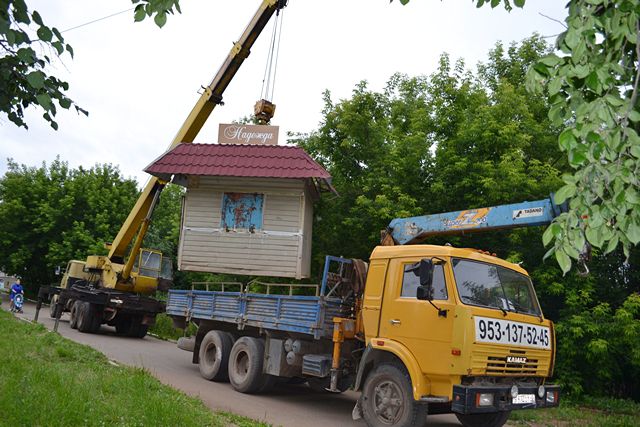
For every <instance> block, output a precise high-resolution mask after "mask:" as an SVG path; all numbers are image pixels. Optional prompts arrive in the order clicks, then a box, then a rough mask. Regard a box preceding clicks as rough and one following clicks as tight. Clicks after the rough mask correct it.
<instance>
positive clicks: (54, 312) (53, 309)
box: [49, 295, 62, 319]
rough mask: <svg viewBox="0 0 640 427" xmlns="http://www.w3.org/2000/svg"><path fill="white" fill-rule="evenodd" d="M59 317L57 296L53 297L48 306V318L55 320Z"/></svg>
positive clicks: (60, 313)
mask: <svg viewBox="0 0 640 427" xmlns="http://www.w3.org/2000/svg"><path fill="white" fill-rule="evenodd" d="M58 313H59V314H58ZM60 315H62V307H61V306H60V305H59V304H58V295H54V296H53V298H51V303H50V304H49V317H51V318H52V319H55V318H56V317H58V316H60Z"/></svg>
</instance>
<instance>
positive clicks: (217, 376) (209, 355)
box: [198, 331, 233, 382]
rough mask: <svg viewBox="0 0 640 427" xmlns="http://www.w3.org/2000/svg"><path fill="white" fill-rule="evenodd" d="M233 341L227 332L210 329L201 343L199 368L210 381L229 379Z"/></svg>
mask: <svg viewBox="0 0 640 427" xmlns="http://www.w3.org/2000/svg"><path fill="white" fill-rule="evenodd" d="M232 347H233V341H232V340H231V337H230V336H229V334H227V333H226V332H221V331H209V332H207V334H206V335H205V336H204V338H203V339H202V342H201V343H200V351H199V352H198V355H199V362H198V368H200V375H202V378H205V379H207V380H209V381H218V382H220V381H229V354H231V348H232Z"/></svg>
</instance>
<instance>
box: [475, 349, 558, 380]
mask: <svg viewBox="0 0 640 427" xmlns="http://www.w3.org/2000/svg"><path fill="white" fill-rule="evenodd" d="M507 356H516V357H526V362H525V363H510V362H507ZM550 361H551V352H550V351H545V350H534V349H527V350H515V349H509V348H504V347H502V348H501V347H499V346H486V347H485V346H482V348H476V349H474V350H473V352H472V355H471V366H472V373H473V374H474V375H508V376H546V375H547V372H548V371H549V363H550Z"/></svg>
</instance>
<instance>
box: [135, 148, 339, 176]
mask: <svg viewBox="0 0 640 427" xmlns="http://www.w3.org/2000/svg"><path fill="white" fill-rule="evenodd" d="M145 172H147V173H149V174H151V175H155V176H166V175H173V174H183V175H209V176H240V177H260V178H301V179H302V178H322V179H327V180H328V179H330V178H331V175H329V173H328V172H327V171H326V170H325V169H324V168H323V167H322V166H320V165H319V164H318V163H316V162H315V161H314V160H313V159H312V158H311V157H310V156H309V155H308V154H307V153H306V152H305V151H304V150H303V149H302V148H300V147H292V146H284V145H239V144H237V145H236V144H187V143H185V144H180V145H178V146H177V147H175V148H174V149H173V150H171V151H168V152H166V153H165V154H163V155H162V156H160V157H159V158H158V159H156V160H155V161H154V162H153V163H151V164H150V165H149V166H147V168H146V169H145Z"/></svg>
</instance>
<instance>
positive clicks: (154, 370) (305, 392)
mask: <svg viewBox="0 0 640 427" xmlns="http://www.w3.org/2000/svg"><path fill="white" fill-rule="evenodd" d="M2 308H3V309H5V310H8V301H6V299H5V300H4V301H3V304H2ZM34 315H35V304H33V303H27V304H26V305H25V307H24V313H22V314H19V315H18V316H19V317H22V318H23V319H25V320H30V321H32V320H33V319H34ZM38 322H39V323H42V324H43V325H45V326H46V327H47V328H49V329H53V325H54V321H53V320H52V319H50V318H49V307H47V306H43V307H42V310H40V315H39V319H38ZM58 333H60V335H62V336H64V337H66V338H69V339H71V340H73V341H76V342H79V343H81V344H86V345H89V346H91V347H93V348H95V349H96V350H98V351H100V352H102V353H104V354H105V355H106V356H107V357H108V358H109V359H111V360H113V361H114V362H116V363H120V364H125V365H129V366H136V367H142V368H144V369H146V370H147V371H148V372H149V373H151V374H152V375H154V376H155V377H156V378H158V379H159V380H160V381H161V382H162V383H164V384H167V385H170V386H172V387H174V388H176V389H178V390H181V391H183V392H185V393H186V394H188V395H191V396H194V397H197V398H199V399H201V400H202V401H203V402H204V403H205V405H207V406H208V407H209V408H211V409H212V410H223V411H228V412H233V413H235V414H239V415H243V416H246V417H249V418H253V419H255V420H259V421H263V422H266V423H269V424H272V425H274V426H283V427H300V426H308V427H316V426H317V427H326V426H332V427H338V426H351V427H353V426H361V427H362V426H364V425H365V423H364V422H363V421H362V420H358V421H353V420H352V418H351V411H352V410H353V407H354V405H355V402H356V399H357V396H358V394H357V393H355V392H345V393H342V394H337V395H336V394H331V393H317V392H313V391H312V390H311V389H309V388H308V387H307V386H306V385H304V384H303V385H281V386H278V387H276V388H275V389H274V390H273V391H272V392H270V393H269V394H266V395H248V394H242V393H238V392H236V391H235V390H233V388H232V387H231V385H230V384H228V383H214V382H211V381H207V380H205V379H203V378H202V377H201V376H200V373H199V371H198V366H197V365H194V364H192V363H191V353H189V352H186V351H183V350H180V349H178V348H177V347H176V345H175V343H172V342H168V341H162V340H159V339H156V338H154V337H151V336H146V337H145V338H144V339H138V338H127V337H121V336H117V335H116V334H115V329H114V328H112V327H109V326H106V325H102V328H101V329H100V331H99V333H97V334H86V333H81V332H78V331H77V330H75V329H71V328H70V327H69V318H68V314H65V315H63V316H62V319H61V320H60V323H59V325H58ZM426 425H427V426H429V427H445V426H459V425H460V424H459V423H458V421H457V419H456V418H455V416H454V415H451V414H447V415H431V416H429V417H428V419H427V424H426Z"/></svg>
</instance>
